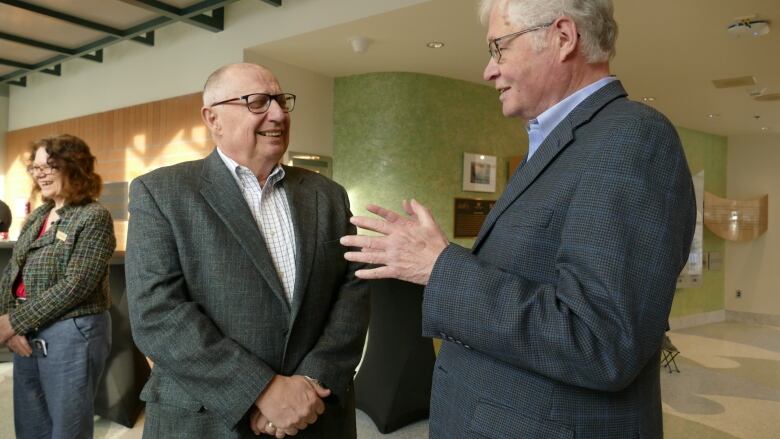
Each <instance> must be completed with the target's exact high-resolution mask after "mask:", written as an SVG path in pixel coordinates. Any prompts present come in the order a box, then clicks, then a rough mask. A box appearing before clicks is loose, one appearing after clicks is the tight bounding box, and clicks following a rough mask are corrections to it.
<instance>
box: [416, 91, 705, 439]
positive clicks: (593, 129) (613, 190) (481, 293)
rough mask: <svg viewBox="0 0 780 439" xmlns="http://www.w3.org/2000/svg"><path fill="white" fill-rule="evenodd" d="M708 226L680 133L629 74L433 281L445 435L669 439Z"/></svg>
mask: <svg viewBox="0 0 780 439" xmlns="http://www.w3.org/2000/svg"><path fill="white" fill-rule="evenodd" d="M695 221H696V207H695V202H694V192H693V185H692V182H691V175H690V172H689V169H688V165H687V162H686V160H685V155H684V153H683V150H682V146H681V144H680V140H679V138H678V136H677V133H676V131H675V129H674V127H673V126H672V125H671V123H670V122H669V121H668V120H667V119H666V118H664V116H663V115H661V114H660V113H658V112H657V111H655V110H653V109H652V108H650V107H647V106H645V105H642V104H639V103H636V102H632V101H629V100H628V99H627V98H626V92H625V90H624V89H623V87H622V85H621V84H620V82H618V81H615V82H612V83H610V84H608V85H606V86H604V87H603V88H602V89H600V90H598V91H597V92H596V93H595V94H593V95H591V96H590V97H588V98H587V99H586V100H585V101H583V102H582V103H581V104H580V105H579V106H577V107H576V108H575V109H574V110H573V111H572V112H571V113H570V114H569V115H568V116H567V117H566V118H565V119H564V120H563V121H562V122H561V123H560V124H559V126H558V127H556V128H555V129H554V130H553V132H552V133H551V134H550V136H549V137H548V138H547V139H546V140H545V141H544V142H543V143H542V145H541V146H540V148H539V149H538V151H537V152H536V154H534V156H533V157H532V158H531V159H530V160H528V161H527V162H524V163H523V164H522V165H521V167H519V169H518V170H517V171H516V172H515V174H514V175H513V176H512V177H511V180H510V182H509V184H508V186H507V189H506V191H505V192H504V193H503V194H502V195H501V197H500V199H499V200H498V201H497V202H496V205H495V207H494V208H493V210H492V211H491V212H490V214H489V215H488V217H487V218H486V220H485V223H484V225H483V226H482V229H481V231H480V233H479V236H478V238H477V240H476V242H475V244H474V247H473V249H472V250H471V251H469V250H466V249H464V248H462V247H459V246H457V245H450V246H449V247H448V248H447V249H446V250H445V251H444V253H443V254H442V255H441V256H440V257H439V259H438V260H437V262H436V265H435V267H434V269H433V273H432V275H431V279H430V282H429V284H428V285H427V287H426V290H425V297H424V303H423V332H424V334H425V335H427V336H432V337H440V338H441V339H442V340H444V343H443V346H442V349H441V351H440V354H439V357H438V359H437V363H436V368H435V370H434V377H433V391H432V397H431V398H432V400H431V420H430V431H431V434H430V436H431V438H432V439H454V438H494V439H511V438H575V437H576V438H578V439H579V438H594V439H609V438H621V439H623V438H639V437H642V438H657V437H661V436H662V435H663V432H662V422H661V398H660V385H659V357H658V354H659V348H660V345H661V338H662V336H663V334H664V331H665V329H666V324H667V318H668V316H669V311H670V308H671V305H672V297H673V295H674V291H675V284H676V278H677V275H678V274H679V273H680V270H681V269H682V267H683V265H684V264H685V262H686V260H687V256H688V252H689V248H690V243H691V238H692V235H693V230H694V226H695Z"/></svg>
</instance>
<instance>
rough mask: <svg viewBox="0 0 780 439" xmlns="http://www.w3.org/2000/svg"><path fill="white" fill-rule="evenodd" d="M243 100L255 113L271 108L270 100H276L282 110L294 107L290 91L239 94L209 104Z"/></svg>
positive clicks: (293, 99)
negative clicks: (275, 93)
mask: <svg viewBox="0 0 780 439" xmlns="http://www.w3.org/2000/svg"><path fill="white" fill-rule="evenodd" d="M240 100H243V101H244V103H245V104H246V108H247V109H248V110H249V111H250V112H252V113H255V114H262V113H265V112H266V111H268V109H269V108H271V101H276V103H277V104H279V106H280V107H281V108H282V111H284V112H285V113H289V112H291V111H292V110H293V108H295V95H294V94H292V93H279V94H277V95H269V94H267V93H252V94H249V95H244V96H239V97H237V98H233V99H226V100H224V101H219V102H215V103H213V104H211V106H212V107H216V106H217V105H223V104H228V103H231V102H235V101H240Z"/></svg>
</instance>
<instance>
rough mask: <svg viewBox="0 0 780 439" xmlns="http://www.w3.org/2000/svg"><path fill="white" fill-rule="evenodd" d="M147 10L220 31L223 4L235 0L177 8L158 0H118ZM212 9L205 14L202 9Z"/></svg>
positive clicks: (216, 0) (214, 1)
mask: <svg viewBox="0 0 780 439" xmlns="http://www.w3.org/2000/svg"><path fill="white" fill-rule="evenodd" d="M120 1H121V2H122V3H127V4H129V5H133V6H136V7H139V8H143V9H146V10H148V11H151V12H154V13H157V14H160V15H162V16H164V17H168V18H170V19H172V20H176V21H183V22H185V23H187V24H191V25H193V26H197V27H200V28H201V29H206V30H208V31H211V32H221V31H222V30H224V28H225V18H224V17H225V14H224V10H223V8H224V6H225V5H228V4H230V3H233V2H234V1H236V0H203V1H200V2H198V3H195V4H192V5H190V6H187V7H186V8H177V7H176V6H172V5H170V4H168V3H164V2H161V1H158V0H120ZM209 10H211V11H213V12H212V15H206V14H204V13H203V12H204V11H209Z"/></svg>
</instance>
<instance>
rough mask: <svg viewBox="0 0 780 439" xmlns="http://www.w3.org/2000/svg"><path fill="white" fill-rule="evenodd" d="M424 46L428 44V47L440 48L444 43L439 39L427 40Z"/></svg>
mask: <svg viewBox="0 0 780 439" xmlns="http://www.w3.org/2000/svg"><path fill="white" fill-rule="evenodd" d="M426 46H428V48H430V49H441V48H442V47H444V43H442V42H441V41H429V42H428V44H426Z"/></svg>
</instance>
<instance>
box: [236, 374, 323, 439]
mask: <svg viewBox="0 0 780 439" xmlns="http://www.w3.org/2000/svg"><path fill="white" fill-rule="evenodd" d="M329 395H330V390H328V389H325V388H323V387H321V386H318V385H316V384H314V383H313V382H311V381H309V380H308V379H307V378H306V377H303V376H300V375H294V376H291V377H286V376H282V375H276V376H275V377H274V378H273V379H272V380H271V383H270V384H268V386H267V387H266V388H265V390H264V391H263V393H261V394H260V396H259V397H258V398H257V400H256V401H255V406H256V407H257V408H258V409H259V413H258V414H253V416H252V419H251V422H252V430H253V431H254V432H255V433H256V434H260V432H262V433H267V434H271V435H273V436H276V437H277V438H283V437H285V436H295V435H296V434H298V430H303V429H304V428H306V426H307V425H308V424H313V423H314V422H315V421H317V417H318V416H319V415H321V414H322V413H323V412H325V403H324V402H323V401H322V399H323V398H327V397H328V396H329ZM269 422H270V424H269Z"/></svg>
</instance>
